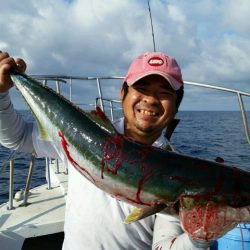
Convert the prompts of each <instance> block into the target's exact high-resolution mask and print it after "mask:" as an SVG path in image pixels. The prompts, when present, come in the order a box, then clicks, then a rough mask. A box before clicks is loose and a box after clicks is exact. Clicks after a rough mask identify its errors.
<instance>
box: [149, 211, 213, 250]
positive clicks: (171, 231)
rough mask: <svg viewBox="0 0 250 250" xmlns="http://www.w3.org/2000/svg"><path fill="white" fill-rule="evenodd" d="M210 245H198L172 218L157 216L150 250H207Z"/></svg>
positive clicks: (174, 218)
mask: <svg viewBox="0 0 250 250" xmlns="http://www.w3.org/2000/svg"><path fill="white" fill-rule="evenodd" d="M209 246H210V244H206V243H198V242H195V241H193V240H191V239H190V238H189V236H188V235H187V234H186V233H184V232H183V230H182V228H181V226H180V221H179V219H177V218H176V217H174V216H170V215H162V214H157V216H156V220H155V224H154V233H153V245H152V250H207V249H209Z"/></svg>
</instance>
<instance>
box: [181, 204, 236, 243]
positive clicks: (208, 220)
mask: <svg viewBox="0 0 250 250" xmlns="http://www.w3.org/2000/svg"><path fill="white" fill-rule="evenodd" d="M180 220H181V225H182V228H183V230H184V231H185V232H186V233H188V235H189V236H190V238H191V239H192V240H194V241H196V242H200V243H206V242H207V243H209V242H213V241H214V240H216V239H217V238H219V237H221V236H222V235H224V234H225V233H227V232H228V231H230V230H231V229H233V228H234V227H235V226H237V224H238V223H239V221H237V220H238V211H237V209H234V208H231V207H227V206H219V205H216V204H215V203H213V202H208V203H207V204H206V206H199V207H194V208H192V209H186V208H183V207H182V208H181V210H180Z"/></svg>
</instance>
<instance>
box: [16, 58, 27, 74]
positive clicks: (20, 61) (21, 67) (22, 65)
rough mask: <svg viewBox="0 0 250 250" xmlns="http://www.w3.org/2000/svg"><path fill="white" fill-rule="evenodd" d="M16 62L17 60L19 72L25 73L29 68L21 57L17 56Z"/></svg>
mask: <svg viewBox="0 0 250 250" xmlns="http://www.w3.org/2000/svg"><path fill="white" fill-rule="evenodd" d="M15 62H16V65H17V70H18V71H19V72H21V73H24V72H25V70H26V68H27V65H26V63H25V61H24V60H23V59H21V58H17V59H16V60H15Z"/></svg>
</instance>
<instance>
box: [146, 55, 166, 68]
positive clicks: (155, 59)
mask: <svg viewBox="0 0 250 250" xmlns="http://www.w3.org/2000/svg"><path fill="white" fill-rule="evenodd" d="M163 63H164V61H163V60H162V59H161V58H160V57H152V58H150V59H149V60H148V64H149V65H150V66H161V65H162V64H163Z"/></svg>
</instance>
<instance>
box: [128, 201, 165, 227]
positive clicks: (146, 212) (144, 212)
mask: <svg viewBox="0 0 250 250" xmlns="http://www.w3.org/2000/svg"><path fill="white" fill-rule="evenodd" d="M166 207H167V206H166V205H165V204H164V203H161V204H155V205H152V206H150V207H144V208H138V207H136V208H135V209H134V210H133V211H132V212H131V213H130V214H129V215H128V216H127V218H126V219H125V221H124V223H125V224H130V223H132V222H134V221H138V220H141V219H144V218H146V217H148V216H150V215H153V214H156V213H158V212H160V211H162V210H163V209H164V208H166Z"/></svg>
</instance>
